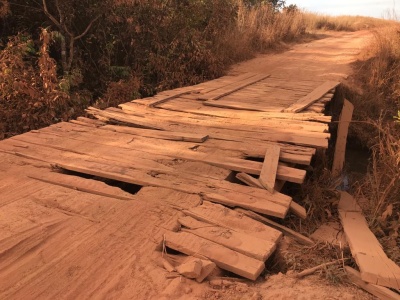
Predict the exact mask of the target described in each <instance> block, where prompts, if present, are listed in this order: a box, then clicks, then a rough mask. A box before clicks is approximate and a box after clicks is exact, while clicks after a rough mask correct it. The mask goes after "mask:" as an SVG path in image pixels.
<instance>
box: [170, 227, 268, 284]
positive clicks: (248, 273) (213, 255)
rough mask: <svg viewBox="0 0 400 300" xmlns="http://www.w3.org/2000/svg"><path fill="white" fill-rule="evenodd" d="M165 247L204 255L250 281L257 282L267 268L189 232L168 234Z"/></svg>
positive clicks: (260, 262) (260, 263) (188, 253)
mask: <svg viewBox="0 0 400 300" xmlns="http://www.w3.org/2000/svg"><path fill="white" fill-rule="evenodd" d="M165 245H166V246H167V247H169V248H172V249H174V250H176V251H179V252H182V253H185V254H187V255H195V254H200V255H203V256H205V257H207V258H208V259H210V260H211V261H213V262H214V263H215V264H216V265H217V266H218V267H220V268H222V269H224V270H227V271H230V272H232V273H235V274H237V275H240V276H243V277H245V278H247V279H250V280H256V279H257V278H258V276H259V275H260V274H261V272H262V271H263V270H264V268H265V266H264V263H263V262H262V261H259V260H256V259H254V258H251V257H248V256H245V255H243V254H241V253H238V252H236V251H233V250H231V249H228V248H226V247H224V246H221V245H219V244H216V243H213V242H211V241H208V240H206V239H203V238H201V237H198V236H196V235H193V234H190V233H187V232H170V231H168V232H166V233H165Z"/></svg>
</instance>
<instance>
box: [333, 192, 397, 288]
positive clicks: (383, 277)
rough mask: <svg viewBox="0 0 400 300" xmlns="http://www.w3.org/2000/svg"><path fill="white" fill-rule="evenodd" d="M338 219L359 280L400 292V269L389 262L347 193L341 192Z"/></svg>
mask: <svg viewBox="0 0 400 300" xmlns="http://www.w3.org/2000/svg"><path fill="white" fill-rule="evenodd" d="M338 210H339V217H340V220H341V222H342V225H343V229H344V233H345V235H346V238H347V241H348V242H349V246H350V250H351V253H352V255H353V257H354V259H355V260H356V262H357V265H358V266H359V268H360V273H361V278H362V280H364V281H366V282H369V283H373V284H376V285H382V286H386V287H389V288H394V289H397V290H400V267H399V266H398V265H397V264H396V263H395V262H393V261H392V260H390V259H389V258H388V257H387V255H386V254H385V252H384V251H383V249H382V246H381V244H380V243H379V241H378V240H377V238H376V237H375V235H374V234H373V233H372V232H371V230H370V229H369V227H368V224H367V221H366V220H365V217H364V216H363V214H362V211H361V209H360V208H359V206H358V205H357V202H356V200H355V199H354V198H353V197H352V196H351V195H350V194H348V193H346V192H341V198H340V202H339V206H338Z"/></svg>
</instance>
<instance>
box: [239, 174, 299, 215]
mask: <svg viewBox="0 0 400 300" xmlns="http://www.w3.org/2000/svg"><path fill="white" fill-rule="evenodd" d="M236 178H237V179H239V180H240V181H242V182H243V183H246V184H247V185H249V186H253V187H258V188H260V189H264V187H263V186H262V185H261V183H260V181H259V180H257V179H256V178H254V177H253V176H250V175H248V174H246V173H237V174H236ZM290 210H291V211H292V212H293V213H294V214H295V215H296V216H298V217H300V218H302V219H306V218H307V211H306V209H305V208H304V207H302V206H301V205H299V204H297V203H296V202H294V201H293V200H292V201H291V202H290Z"/></svg>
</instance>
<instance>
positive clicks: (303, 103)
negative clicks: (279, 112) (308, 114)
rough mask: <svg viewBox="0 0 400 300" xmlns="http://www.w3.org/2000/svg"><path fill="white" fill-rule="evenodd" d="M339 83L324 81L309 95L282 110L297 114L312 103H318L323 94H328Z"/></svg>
mask: <svg viewBox="0 0 400 300" xmlns="http://www.w3.org/2000/svg"><path fill="white" fill-rule="evenodd" d="M339 84H340V82H338V81H326V82H325V83H323V84H322V85H320V86H319V87H317V88H316V89H315V90H313V91H312V92H311V93H310V94H308V95H307V96H305V97H303V98H301V99H299V100H298V101H297V102H296V103H294V104H292V105H291V106H289V107H288V108H286V109H284V110H283V111H284V112H292V113H298V112H300V111H302V110H303V109H305V108H307V107H308V106H310V105H311V104H313V103H314V102H316V101H318V100H319V99H321V98H322V97H324V96H325V94H327V93H329V91H330V90H331V89H333V88H336V87H337V86H338V85H339Z"/></svg>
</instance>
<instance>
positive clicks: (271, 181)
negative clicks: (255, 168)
mask: <svg viewBox="0 0 400 300" xmlns="http://www.w3.org/2000/svg"><path fill="white" fill-rule="evenodd" d="M280 151H281V148H280V147H279V146H277V145H269V146H268V147H267V151H266V153H265V158H264V163H263V165H262V168H261V173H260V178H259V179H258V180H259V181H260V183H261V185H262V186H263V187H264V188H266V189H267V190H268V191H269V192H271V193H273V192H274V186H275V180H276V172H277V169H278V162H279V154H280Z"/></svg>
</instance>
